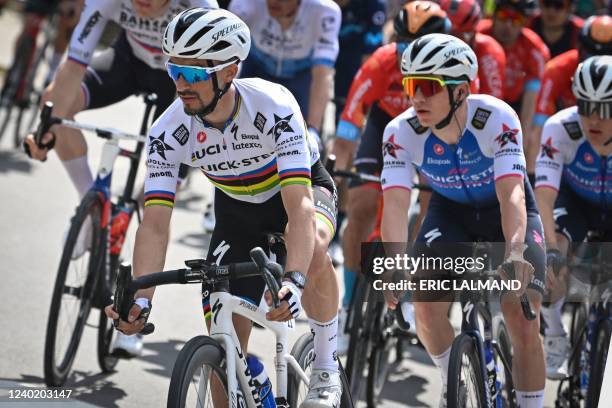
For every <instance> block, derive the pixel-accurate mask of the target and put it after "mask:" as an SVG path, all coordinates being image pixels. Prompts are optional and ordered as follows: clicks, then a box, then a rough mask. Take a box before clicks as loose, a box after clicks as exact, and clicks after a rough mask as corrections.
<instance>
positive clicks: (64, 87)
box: [42, 61, 86, 117]
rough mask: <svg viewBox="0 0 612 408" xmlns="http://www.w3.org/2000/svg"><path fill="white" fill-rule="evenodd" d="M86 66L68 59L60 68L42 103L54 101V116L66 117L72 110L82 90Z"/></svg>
mask: <svg viewBox="0 0 612 408" xmlns="http://www.w3.org/2000/svg"><path fill="white" fill-rule="evenodd" d="M85 70H86V68H85V67H84V66H81V65H79V64H76V63H75V62H72V61H66V62H64V63H63V64H62V66H61V67H60V68H59V69H58V71H57V74H56V76H55V79H54V80H53V82H51V84H50V85H49V86H48V87H47V89H46V90H45V93H44V95H43V98H42V103H43V104H44V103H45V102H47V101H51V102H53V116H58V117H65V116H66V115H67V114H68V113H69V112H70V110H71V108H72V106H73V104H74V101H75V99H76V97H77V96H78V93H79V92H82V91H81V82H82V81H83V76H84V75H85Z"/></svg>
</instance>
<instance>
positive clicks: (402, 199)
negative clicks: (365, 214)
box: [381, 188, 410, 242]
mask: <svg viewBox="0 0 612 408" xmlns="http://www.w3.org/2000/svg"><path fill="white" fill-rule="evenodd" d="M383 200H384V202H385V205H384V206H383V216H382V223H381V235H382V237H381V238H382V240H383V241H384V242H407V241H408V210H409V209H410V191H409V190H406V189H400V188H391V189H389V190H386V191H385V192H384V193H383Z"/></svg>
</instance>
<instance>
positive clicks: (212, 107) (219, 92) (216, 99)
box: [200, 62, 232, 118]
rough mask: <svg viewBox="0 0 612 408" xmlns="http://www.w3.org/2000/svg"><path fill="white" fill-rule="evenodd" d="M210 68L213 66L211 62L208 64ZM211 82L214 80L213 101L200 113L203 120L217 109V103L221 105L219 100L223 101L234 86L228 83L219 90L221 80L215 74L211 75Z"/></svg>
mask: <svg viewBox="0 0 612 408" xmlns="http://www.w3.org/2000/svg"><path fill="white" fill-rule="evenodd" d="M207 65H208V66H212V64H210V62H209V63H208V64H207ZM211 80H212V84H213V92H214V95H213V99H212V101H211V102H210V103H209V104H208V105H206V106H205V107H204V108H203V110H202V112H201V113H200V116H201V117H202V118H204V117H205V116H206V115H208V114H210V113H212V112H213V111H214V110H215V108H216V107H217V103H219V100H220V99H221V97H222V96H223V95H224V94H225V93H226V92H227V91H228V89H229V87H230V85H231V84H232V82H231V81H230V82H228V83H227V84H225V86H224V87H223V88H222V89H221V88H219V80H218V79H217V73H216V72H213V73H212V75H211Z"/></svg>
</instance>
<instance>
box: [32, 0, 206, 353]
mask: <svg viewBox="0 0 612 408" xmlns="http://www.w3.org/2000/svg"><path fill="white" fill-rule="evenodd" d="M192 6H202V7H206V8H210V7H216V1H215V0H189V1H184V0H152V1H149V2H148V3H147V4H146V5H143V4H141V3H140V2H136V1H133V0H106V1H91V2H87V3H86V5H85V9H84V10H83V13H82V14H81V19H80V21H79V24H78V26H77V28H76V29H75V31H74V34H73V35H72V38H71V42H70V50H69V54H68V60H67V61H66V62H65V63H64V64H62V66H61V68H60V69H59V71H58V73H57V76H56V77H55V79H54V81H53V82H52V83H51V84H50V85H49V87H48V88H47V89H46V90H45V93H44V95H43V103H44V102H46V101H52V102H53V103H54V104H55V106H54V112H53V113H54V115H55V116H59V117H65V118H73V117H74V115H75V114H76V113H77V112H80V111H82V110H85V109H95V108H100V107H103V106H107V105H110V104H113V103H116V102H119V101H121V100H123V99H125V98H127V97H128V96H131V95H134V94H136V93H140V92H154V93H156V94H157V107H156V110H155V117H157V116H159V115H160V114H161V113H162V112H163V110H164V109H165V108H166V107H168V106H169V105H170V104H171V103H172V101H173V100H174V97H175V94H176V89H175V87H174V84H173V82H172V80H171V79H170V78H169V77H168V75H167V73H166V70H165V62H166V60H167V58H166V57H164V55H163V54H162V51H161V47H160V45H161V38H162V33H163V28H164V27H165V26H166V25H167V24H168V23H169V22H170V20H171V19H172V17H174V16H175V15H176V14H178V13H179V12H181V11H183V10H184V9H185V8H188V7H192ZM110 20H113V21H115V22H116V23H118V24H119V25H120V26H121V27H122V28H123V31H122V32H121V33H120V35H119V37H118V38H117V40H116V41H115V44H114V45H113V46H112V47H111V48H108V49H106V50H104V51H102V52H99V53H95V54H94V50H95V48H96V45H97V44H98V41H99V39H100V37H101V36H102V32H103V30H104V27H105V25H106V23H107V22H108V21H110ZM56 139H57V143H55V142H56ZM42 142H43V143H44V145H43V146H37V144H36V142H35V141H34V137H33V135H28V136H27V138H26V151H27V152H28V154H29V155H31V157H33V158H35V159H38V160H45V159H46V157H47V153H48V151H49V150H50V149H51V148H52V147H53V145H54V144H55V148H56V151H57V154H58V156H59V157H60V159H61V160H62V164H63V165H64V168H65V169H66V171H67V173H68V175H69V177H70V179H71V180H72V183H73V184H74V186H75V188H76V190H77V192H78V194H79V197H80V198H82V197H83V196H84V195H85V194H86V193H87V191H88V190H89V188H90V187H91V185H92V183H93V176H92V172H91V169H90V168H89V164H88V162H87V144H86V142H85V139H84V138H83V136H82V134H81V133H80V132H79V131H76V130H73V129H67V128H63V127H58V126H55V127H53V128H52V129H51V131H50V132H49V133H47V134H46V135H44V136H43V141H42ZM83 236H86V234H83ZM125 339H126V338H124V337H121V336H119V337H118V338H117V341H122V340H125ZM132 339H135V337H134V338H132ZM124 350H125V351H126V353H127V354H132V355H137V354H139V353H140V352H141V351H142V345H141V343H139V342H138V343H137V342H136V341H135V340H134V341H132V342H131V343H129V344H128V343H127V341H126V344H125V348H124Z"/></svg>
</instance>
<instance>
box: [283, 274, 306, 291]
mask: <svg viewBox="0 0 612 408" xmlns="http://www.w3.org/2000/svg"><path fill="white" fill-rule="evenodd" d="M283 279H287V280H289V281H291V282H293V284H294V285H295V286H297V287H298V289H301V290H304V287H306V276H304V274H303V273H301V272H298V271H287V272H285V274H284V275H283Z"/></svg>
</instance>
